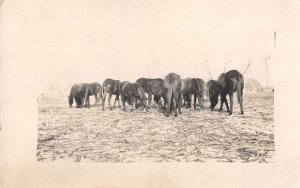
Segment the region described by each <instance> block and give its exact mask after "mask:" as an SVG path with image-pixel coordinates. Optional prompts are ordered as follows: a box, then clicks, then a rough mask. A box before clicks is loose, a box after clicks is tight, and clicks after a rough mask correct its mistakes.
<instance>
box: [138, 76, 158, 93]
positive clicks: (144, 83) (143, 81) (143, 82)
mask: <svg viewBox="0 0 300 188" xmlns="http://www.w3.org/2000/svg"><path fill="white" fill-rule="evenodd" d="M152 80H157V81H163V79H161V78H139V79H137V80H136V82H135V83H138V84H140V85H141V86H142V88H143V90H144V92H145V93H148V88H147V85H148V83H149V82H151V81H152Z"/></svg>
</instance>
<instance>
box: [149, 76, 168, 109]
mask: <svg viewBox="0 0 300 188" xmlns="http://www.w3.org/2000/svg"><path fill="white" fill-rule="evenodd" d="M147 91H148V108H150V107H151V100H152V95H154V101H155V102H156V103H157V104H158V103H159V99H160V97H162V98H163V99H164V108H165V107H166V101H167V98H166V94H167V89H166V88H165V87H164V81H163V80H151V81H150V82H149V83H148V85H147Z"/></svg>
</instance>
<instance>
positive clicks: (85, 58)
mask: <svg viewBox="0 0 300 188" xmlns="http://www.w3.org/2000/svg"><path fill="white" fill-rule="evenodd" d="M260 3H261V6H257V4H255V3H253V2H250V1H249V2H247V3H245V2H243V3H241V2H236V3H231V5H230V8H229V6H228V5H227V3H226V2H218V3H216V2H209V1H203V2H202V1H201V2H198V1H191V2H190V3H183V2H179V1H164V2H161V1H153V2H152V1H151V2H135V1H134V2H133V1H132V2H131V1H130V2H126V3H125V2H117V1H113V2H109V3H108V2H106V3H103V2H102V1H99V2H98V1H93V2H90V3H88V4H85V5H84V6H82V4H81V2H80V1H75V3H70V2H69V1H63V2H59V3H58V2H56V1H53V2H52V1H48V2H45V3H44V4H38V5H37V6H39V7H40V8H41V9H40V10H43V11H39V9H34V10H32V12H31V14H29V15H27V16H28V17H27V19H28V20H29V21H32V22H33V23H35V25H36V26H37V27H33V28H30V27H28V28H27V29H28V31H33V30H34V32H33V33H32V34H28V36H27V37H28V38H27V39H24V40H25V42H26V40H28V41H30V42H31V43H30V46H31V48H29V50H28V51H30V52H31V53H28V56H27V58H28V59H29V60H34V62H43V66H38V64H37V67H34V68H33V69H37V70H38V71H36V76H37V77H38V78H39V79H38V80H37V81H36V82H37V90H38V91H37V104H38V129H37V135H38V138H37V148H36V149H37V150H36V158H37V160H38V161H40V162H45V161H56V160H68V161H76V162H108V163H110V162H113V163H116V162H117V163H119V162H209V161H215V162H254V163H267V162H275V161H274V155H275V142H274V136H275V135H274V93H276V88H274V85H275V84H274V83H275V82H274V69H275V68H276V66H275V65H276V64H278V62H280V61H282V60H283V59H285V58H286V57H285V56H283V54H281V53H280V52H281V51H282V50H283V49H284V46H283V45H282V43H283V42H284V40H285V39H284V38H283V37H282V36H283V35H284V34H286V33H287V31H288V29H287V28H286V27H285V26H284V25H283V24H281V22H280V21H277V22H272V20H274V19H279V18H280V15H277V14H274V7H273V8H272V7H269V6H268V3H265V4H264V2H260ZM58 5H59V6H58ZM276 6H280V4H278V5H277V4H276ZM78 7H81V8H80V9H78ZM141 7H147V10H145V9H144V8H141ZM178 7H182V9H178ZM224 7H228V8H224ZM28 9H30V7H28ZM212 10H214V11H212ZM233 10H234V11H233ZM253 10H255V14H253ZM54 12H55V14H53V13H54ZM215 12H217V14H215ZM237 15H239V16H237ZM74 18H76V19H74ZM30 23H31V22H28V24H30ZM29 33H30V32H29ZM34 33H36V34H34ZM16 38H17V36H16ZM30 49H34V50H33V51H31V50H30ZM230 70H237V71H238V72H239V73H240V74H241V75H242V77H243V95H242V103H243V113H244V114H241V112H242V111H241V109H240V104H239V102H240V99H239V97H238V95H239V92H240V89H238V88H240V87H239V84H238V83H240V82H236V80H235V79H233V80H234V81H233V82H230V83H227V82H225V81H224V80H225V79H223V82H222V79H220V81H221V82H222V83H224V84H225V85H224V87H223V86H222V88H223V89H224V88H227V86H228V87H229V85H232V87H233V90H234V91H235V92H234V94H233V98H232V100H233V108H232V115H229V113H228V112H227V109H226V105H225V104H226V103H225V104H224V105H223V110H222V111H220V112H219V109H220V105H221V96H219V98H217V99H218V103H217V104H216V105H215V107H214V110H212V109H211V108H210V107H211V102H210V97H209V96H210V94H209V86H208V85H207V83H208V81H209V80H216V81H217V80H218V78H219V76H220V75H221V74H222V73H227V72H229V71H230ZM169 73H176V74H177V75H179V76H180V78H181V82H182V83H181V84H180V86H179V85H178V87H177V86H176V87H175V86H174V88H179V89H178V91H176V92H177V93H176V92H175V93H173V94H172V95H171V96H172V97H171V98H172V100H173V102H174V100H175V101H176V100H177V104H179V105H180V103H179V101H181V105H180V106H181V112H182V113H178V116H176V117H175V113H170V115H169V117H167V115H168V110H167V108H168V106H170V108H171V109H177V108H176V105H173V102H171V105H168V104H167V105H166V108H164V107H163V105H164V97H163V96H166V95H167V94H166V93H165V94H162V97H160V99H159V100H157V101H158V104H157V103H156V101H155V99H153V96H152V101H151V104H149V99H150V98H149V99H148V93H147V91H146V90H147V87H146V88H145V87H144V88H143V90H142V92H141V90H140V88H138V86H137V85H134V84H133V83H135V82H136V81H137V79H139V78H161V79H164V78H165V76H166V75H168V74H169ZM189 78H190V79H192V80H193V78H200V79H202V80H203V87H202V88H200V90H198V92H200V94H199V93H198V94H199V96H200V98H201V99H200V100H197V101H196V109H195V108H194V98H195V96H196V98H197V97H198V94H196V95H194V94H193V93H192V92H197V91H194V90H193V91H189V92H187V93H186V94H184V92H186V91H185V89H184V88H185V86H186V85H188V84H186V83H187V82H186V80H189ZM106 79H112V80H114V81H115V80H119V81H120V82H119V85H120V84H121V83H122V82H124V81H128V82H129V83H131V84H133V85H131V86H132V87H127V86H125V87H124V88H121V87H119V85H118V84H117V85H116V86H115V85H114V84H115V83H116V82H112V83H110V84H108V85H106V86H107V87H105V89H104V85H105V84H104V81H105V80H106ZM229 80H231V79H229ZM91 83H99V84H100V85H101V86H100V87H99V88H98V89H97V88H96V89H95V90H93V91H89V92H90V93H89V94H90V95H91V96H89V98H90V99H89V101H88V102H89V104H88V105H89V108H86V107H85V105H86V104H87V103H86V102H87V100H85V99H87V98H85V96H84V97H83V98H82V99H80V98H79V99H78V98H77V99H76V98H75V97H74V100H73V98H72V97H71V99H70V100H72V101H73V104H72V108H70V107H69V98H70V95H73V94H72V89H71V88H72V87H73V86H74V91H79V90H80V87H81V86H82V85H80V84H91ZM222 83H221V85H222ZM226 84H227V85H226ZM125 85H126V84H125ZM163 85H164V84H163ZM196 86H197V85H195V86H194V85H193V87H196ZM126 87H127V89H126ZM130 88H131V89H130ZM132 88H133V89H132ZM81 89H82V90H80V91H82V92H83V93H85V91H86V90H87V89H86V88H81ZM110 89H111V90H112V91H113V93H112V98H111V108H110V107H109V102H108V101H109V90H110ZM194 89H195V88H194ZM198 89H199V88H198ZM116 90H119V95H120V96H119V99H120V100H119V101H116V102H115V98H116V95H114V91H116ZM162 90H164V89H162ZM224 90H226V89H224ZM93 92H94V93H93ZM122 92H123V97H122ZM130 92H131V93H130ZM144 92H145V93H144ZM79 93H80V92H79ZM141 93H143V94H141ZM94 94H95V95H96V98H97V99H95V97H94ZM134 94H136V96H135V97H133V95H134ZM83 95H84V94H82V96H83ZM104 96H106V98H105V103H104V104H105V106H104V110H103V103H102V101H103V99H104ZM176 96H180V97H182V98H181V99H178V98H176ZM68 97H69V98H68ZM122 98H123V99H124V101H125V105H126V111H124V110H123V104H122ZM137 98H140V99H139V100H137V101H136V99H137ZM165 99H166V102H168V97H166V98H165ZM76 100H77V101H76ZM81 100H82V101H81ZM96 100H98V102H97V104H95V102H96ZM227 101H228V103H229V107H230V101H231V99H230V97H229V95H227ZM275 101H276V100H275ZM135 103H138V106H139V108H138V109H137V108H135ZM129 104H130V105H129ZM172 105H173V106H172ZM145 106H147V107H146V108H144V107H145ZM77 107H79V108H77ZM178 110H179V109H178ZM173 111H174V110H173ZM175 111H176V110H175ZM178 112H179V111H178Z"/></svg>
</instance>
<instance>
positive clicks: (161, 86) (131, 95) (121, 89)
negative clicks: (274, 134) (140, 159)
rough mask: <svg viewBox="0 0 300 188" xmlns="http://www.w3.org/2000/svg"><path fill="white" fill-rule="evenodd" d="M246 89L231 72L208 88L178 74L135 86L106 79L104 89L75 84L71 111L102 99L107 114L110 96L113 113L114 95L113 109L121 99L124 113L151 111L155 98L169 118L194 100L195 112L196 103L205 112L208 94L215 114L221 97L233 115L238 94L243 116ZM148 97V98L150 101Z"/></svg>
mask: <svg viewBox="0 0 300 188" xmlns="http://www.w3.org/2000/svg"><path fill="white" fill-rule="evenodd" d="M205 87H206V89H205ZM243 89H244V78H243V75H242V74H241V73H240V72H239V71H237V70H230V71H228V72H226V73H222V74H221V75H220V76H219V78H218V79H217V80H209V81H208V82H207V84H206V85H205V83H204V81H203V80H202V79H200V78H186V79H181V77H180V76H179V75H178V74H176V73H169V74H168V75H166V76H165V77H164V79H161V78H156V79H150V78H139V79H137V81H136V82H135V83H130V82H128V81H124V82H121V81H119V80H113V79H106V80H105V81H104V82H103V84H102V86H101V84H99V83H96V82H95V83H90V84H86V83H83V84H78V85H77V84H75V85H73V86H72V88H71V91H70V95H69V96H68V102H69V106H70V107H72V104H73V100H75V103H76V107H77V108H82V107H90V100H89V97H90V96H92V95H94V96H95V105H96V104H97V103H98V102H99V101H100V99H101V100H102V110H104V108H105V100H106V96H107V94H108V105H109V109H112V105H111V97H112V96H113V95H115V96H116V97H115V101H114V105H113V106H115V105H116V102H118V105H119V107H121V105H120V100H119V98H120V97H121V102H122V106H123V110H124V111H126V105H125V103H127V104H128V105H130V106H133V105H135V108H137V109H138V108H141V109H143V110H144V109H145V110H146V111H148V109H149V108H151V102H152V97H153V100H154V101H155V102H156V103H157V104H159V103H160V102H161V101H163V102H164V109H166V114H165V115H166V116H167V117H169V115H170V114H171V113H172V112H173V113H174V116H178V114H181V107H182V106H185V107H187V108H189V107H191V99H192V96H194V108H195V109H196V102H197V100H198V102H199V104H200V108H203V102H204V93H205V91H207V96H208V98H209V101H210V108H211V110H214V108H215V106H216V105H217V104H218V100H219V96H220V98H221V106H220V109H219V110H220V111H222V109H223V104H224V103H225V105H226V109H227V112H229V114H230V115H231V114H232V110H233V94H234V92H237V98H238V103H239V104H240V112H241V114H244V110H243ZM145 93H147V94H148V100H147V98H146V94H145ZM227 95H229V99H230V107H229V105H228V101H227V98H226V96H227ZM161 99H163V100H161ZM147 101H148V102H147Z"/></svg>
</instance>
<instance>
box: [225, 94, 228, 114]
mask: <svg viewBox="0 0 300 188" xmlns="http://www.w3.org/2000/svg"><path fill="white" fill-rule="evenodd" d="M224 102H225V105H226V109H227V112H229V106H228V101H227V98H226V97H225V99H224Z"/></svg>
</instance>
